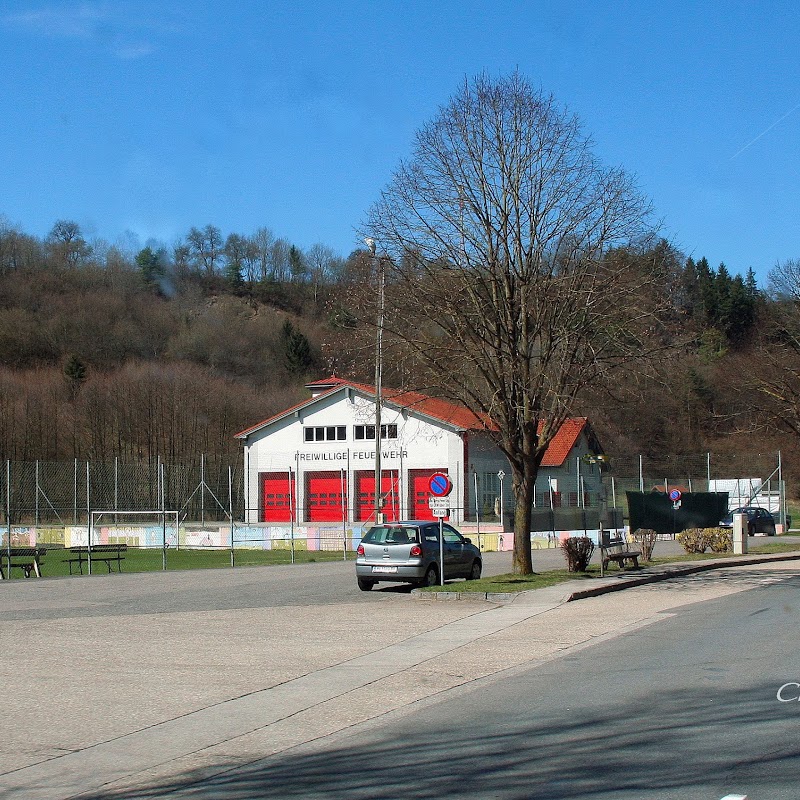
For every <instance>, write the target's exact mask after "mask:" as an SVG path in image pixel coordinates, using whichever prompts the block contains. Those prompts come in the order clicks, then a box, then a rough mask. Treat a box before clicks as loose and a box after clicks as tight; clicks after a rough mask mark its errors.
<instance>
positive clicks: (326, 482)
mask: <svg viewBox="0 0 800 800" xmlns="http://www.w3.org/2000/svg"><path fill="white" fill-rule="evenodd" d="M346 515H347V476H346V475H344V474H343V473H341V472H310V473H308V474H307V475H306V519H307V520H308V521H309V522H341V521H342V520H343V519H345V518H346Z"/></svg>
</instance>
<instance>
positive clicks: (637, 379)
mask: <svg viewBox="0 0 800 800" xmlns="http://www.w3.org/2000/svg"><path fill="white" fill-rule="evenodd" d="M607 258H609V259H619V260H620V265H622V264H623V263H624V262H626V261H630V260H634V259H653V260H655V261H656V262H657V264H658V267H659V270H660V273H659V274H661V275H663V280H662V282H661V286H658V287H653V289H654V290H657V291H659V292H662V293H663V295H664V296H665V297H666V298H667V299H668V302H667V303H666V307H667V311H666V313H664V314H663V315H662V317H661V319H660V322H659V325H658V326H657V327H654V328H653V331H652V345H653V346H652V352H653V357H652V358H651V359H650V361H649V365H648V368H647V369H641V370H637V371H636V372H635V373H631V374H628V375H627V376H626V378H625V380H622V381H620V382H619V385H618V386H616V387H615V389H614V391H613V392H612V394H608V393H603V394H593V393H592V392H591V391H589V392H587V393H585V396H584V397H583V398H582V401H581V403H582V412H583V413H585V414H586V415H588V416H589V417H590V418H591V419H592V421H593V423H594V425H595V427H596V429H597V430H598V432H599V434H600V438H601V441H602V442H603V444H604V446H605V448H606V449H607V450H608V452H609V454H610V455H611V457H612V461H613V458H614V457H615V456H618V457H620V456H631V455H635V454H638V453H643V454H645V455H648V456H651V457H659V456H663V455H666V454H669V455H672V456H680V455H681V454H692V455H696V454H699V453H704V452H706V451H708V450H712V451H714V452H715V453H725V452H730V453H731V454H736V455H737V457H740V456H741V454H746V453H747V452H759V453H772V452H774V451H775V450H777V449H781V450H782V452H783V454H784V460H785V462H786V464H787V466H791V464H792V463H793V461H794V451H795V449H796V445H795V440H796V438H797V433H798V432H800V422H798V420H800V401H798V398H800V345H798V342H800V335H798V334H800V322H798V320H800V314H798V312H797V308H796V304H797V299H796V296H793V295H792V291H796V290H797V288H798V285H800V282H798V281H796V280H795V277H796V276H795V275H794V273H793V272H792V269H791V267H792V266H793V264H794V262H789V263H788V264H787V265H783V266H781V265H778V267H776V268H774V269H773V270H772V272H771V278H772V284H771V286H770V292H769V293H767V292H764V291H759V290H758V288H757V286H756V282H755V277H754V275H753V273H752V272H750V273H749V274H748V275H746V276H739V275H731V274H730V273H729V271H728V270H727V268H726V267H725V265H724V264H719V265H718V266H716V267H712V266H711V264H710V263H709V261H707V260H706V259H705V258H701V259H699V260H694V259H691V258H686V257H685V256H684V255H683V254H681V253H680V252H679V251H677V250H676V249H675V248H674V247H672V246H670V245H669V244H668V243H666V242H663V241H662V242H658V243H654V244H653V245H651V246H647V247H643V248H641V249H640V250H639V251H637V252H632V251H614V252H612V253H609V254H608V255H607ZM371 267H372V262H371V260H370V258H369V256H368V254H367V253H366V252H365V251H364V252H361V251H356V252H355V253H353V254H351V255H350V256H349V257H347V258H341V257H339V256H337V255H336V254H334V253H333V252H332V251H330V249H328V248H326V247H325V246H324V245H316V246H314V247H313V248H310V249H309V250H308V251H302V250H301V249H299V248H297V247H295V246H293V245H291V244H290V243H288V242H286V241H285V240H282V239H280V238H277V237H275V236H274V235H273V234H272V233H271V232H270V231H269V230H267V229H261V230H260V231H257V232H255V233H254V234H252V235H249V236H245V235H240V234H230V235H227V236H223V235H222V233H221V232H220V231H219V230H218V229H217V228H215V227H214V226H212V225H207V226H205V227H204V228H202V229H201V228H192V229H191V230H190V231H189V232H188V233H187V235H186V237H185V238H183V239H181V240H180V241H179V242H177V243H175V244H174V245H172V246H170V247H167V246H166V245H163V244H160V243H157V242H149V243H148V244H147V245H146V246H145V247H144V248H140V249H136V248H128V249H126V248H125V247H122V246H112V245H109V244H108V243H105V242H90V241H87V240H86V239H85V238H84V237H83V235H82V233H81V230H80V227H79V226H78V225H77V224H75V223H73V222H69V221H59V222H57V223H56V224H55V225H54V227H53V230H52V231H51V233H50V234H49V235H48V236H47V237H45V238H44V239H37V238H36V237H33V236H30V235H28V234H26V233H24V232H23V231H21V230H19V229H18V228H16V227H14V226H13V225H11V224H9V223H7V222H2V221H0V459H2V460H6V459H11V460H34V459H41V460H71V459H74V458H78V459H93V460H95V459H97V460H107V459H113V458H114V457H119V458H120V459H121V460H123V461H139V460H145V461H149V460H154V459H156V458H157V457H160V458H162V459H164V460H166V461H168V462H179V461H195V460H196V459H197V458H198V456H199V454H201V453H205V454H207V455H209V456H212V457H215V458H217V459H222V460H228V461H229V463H232V464H236V463H238V460H239V458H240V448H239V445H238V443H237V442H236V441H235V440H234V439H233V438H232V437H233V434H234V433H236V432H237V431H238V430H241V429H243V428H245V427H247V426H248V425H251V424H253V423H254V422H257V421H258V420H261V419H264V418H265V417H267V416H269V415H271V414H273V413H275V412H277V411H279V410H281V409H283V408H285V407H287V406H289V405H291V404H293V403H295V402H297V401H299V400H301V399H304V398H305V397H306V396H307V395H306V392H305V389H304V388H303V385H304V383H305V382H306V381H307V380H308V379H309V378H314V377H319V376H320V375H323V374H329V373H330V372H332V371H336V372H337V373H339V374H342V375H347V376H352V377H355V378H359V379H361V380H366V381H371V375H372V357H373V356H372V352H371V350H370V341H371V337H372V335H373V334H372V331H371V330H369V327H368V326H365V325H359V324H357V323H356V321H355V320H356V317H357V315H356V314H354V313H353V311H354V308H353V306H352V304H353V303H355V302H360V300H357V298H359V297H360V296H361V295H360V293H359V292H358V291H356V288H357V287H362V288H363V287H364V286H365V285H369V282H370V281H371V280H372V274H371ZM624 273H625V270H624V269H620V274H621V275H623V274H624ZM384 381H385V383H386V385H393V386H400V385H401V384H406V385H413V384H414V381H415V374H414V368H413V365H409V364H407V363H403V364H399V363H387V365H386V371H385V378H384ZM417 388H422V389H425V388H429V387H424V386H418V387H417Z"/></svg>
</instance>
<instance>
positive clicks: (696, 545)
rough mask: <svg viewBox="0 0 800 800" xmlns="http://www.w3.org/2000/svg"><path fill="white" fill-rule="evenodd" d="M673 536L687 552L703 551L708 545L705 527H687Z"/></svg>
mask: <svg viewBox="0 0 800 800" xmlns="http://www.w3.org/2000/svg"><path fill="white" fill-rule="evenodd" d="M675 538H677V540H678V541H679V542H680V543H681V545H683V549H684V550H685V551H686V552H687V553H705V551H706V550H707V549H708V546H709V540H708V536H707V535H706V529H705V528H687V529H686V530H685V531H681V532H680V533H679V534H678V535H677V537H675Z"/></svg>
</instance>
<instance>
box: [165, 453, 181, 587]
mask: <svg viewBox="0 0 800 800" xmlns="http://www.w3.org/2000/svg"><path fill="white" fill-rule="evenodd" d="M161 487H162V492H161V524H162V528H161V534H162V535H161V542H162V544H161V569H162V570H164V572H166V571H167V514H166V511H167V505H166V499H167V498H166V495H165V493H164V491H163V487H164V465H163V464H162V465H161ZM175 541H176V542H177V541H178V531H177V530H176V531H175Z"/></svg>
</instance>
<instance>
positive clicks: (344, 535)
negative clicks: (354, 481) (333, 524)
mask: <svg viewBox="0 0 800 800" xmlns="http://www.w3.org/2000/svg"><path fill="white" fill-rule="evenodd" d="M339 472H340V473H341V474H340V476H339V477H340V482H341V486H342V560H343V561H347V495H346V494H345V480H346V478H345V471H344V469H341V470H339Z"/></svg>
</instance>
